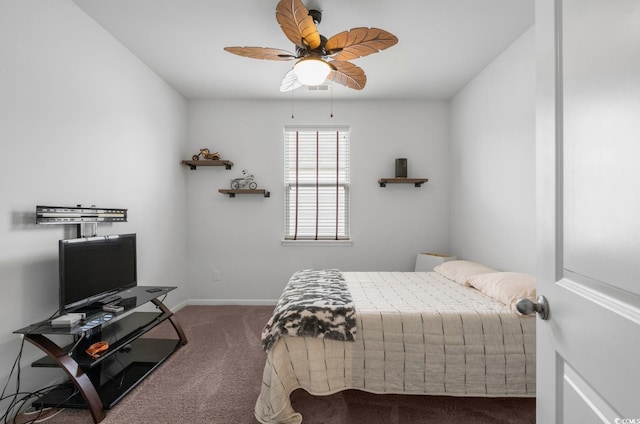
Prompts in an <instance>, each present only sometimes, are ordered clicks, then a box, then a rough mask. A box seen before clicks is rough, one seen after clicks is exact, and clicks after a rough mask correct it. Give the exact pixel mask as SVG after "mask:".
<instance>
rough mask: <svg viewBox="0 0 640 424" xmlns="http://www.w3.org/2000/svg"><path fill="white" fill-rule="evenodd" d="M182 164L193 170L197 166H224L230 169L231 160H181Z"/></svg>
mask: <svg viewBox="0 0 640 424" xmlns="http://www.w3.org/2000/svg"><path fill="white" fill-rule="evenodd" d="M182 164H183V165H187V166H188V167H189V168H190V169H191V170H195V169H196V168H197V167H198V166H224V167H225V169H231V167H232V166H233V162H231V161H230V160H206V159H204V160H203V159H201V160H183V161H182Z"/></svg>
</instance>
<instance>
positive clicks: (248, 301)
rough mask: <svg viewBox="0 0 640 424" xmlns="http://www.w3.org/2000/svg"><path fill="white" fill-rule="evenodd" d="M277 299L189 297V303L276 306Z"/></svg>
mask: <svg viewBox="0 0 640 424" xmlns="http://www.w3.org/2000/svg"><path fill="white" fill-rule="evenodd" d="M276 303H278V300H277V299H189V300H188V301H187V304H188V305H210V306H220V305H252V306H254V305H264V306H275V305H276Z"/></svg>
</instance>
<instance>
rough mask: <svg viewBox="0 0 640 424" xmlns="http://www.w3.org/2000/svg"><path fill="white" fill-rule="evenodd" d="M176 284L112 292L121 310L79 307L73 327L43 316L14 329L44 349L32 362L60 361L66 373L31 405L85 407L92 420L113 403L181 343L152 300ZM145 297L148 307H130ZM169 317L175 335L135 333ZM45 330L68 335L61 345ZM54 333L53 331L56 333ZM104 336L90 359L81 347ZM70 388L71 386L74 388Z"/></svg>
mask: <svg viewBox="0 0 640 424" xmlns="http://www.w3.org/2000/svg"><path fill="white" fill-rule="evenodd" d="M175 288H176V287H154V286H137V287H133V288H130V289H126V290H123V291H121V292H119V293H118V295H119V296H120V297H121V299H119V300H118V302H117V303H118V304H119V305H120V306H123V307H124V311H122V312H120V313H118V314H115V313H109V312H104V311H102V308H101V307H102V305H101V304H97V305H92V306H93V308H89V309H87V310H83V311H79V312H85V313H87V317H86V318H85V319H84V320H83V321H82V322H81V323H78V324H77V325H75V326H73V327H52V326H51V323H50V322H49V321H44V322H41V323H36V324H32V325H30V326H28V327H25V328H21V329H20V330H16V331H14V333H17V334H23V335H24V337H25V339H26V340H27V341H29V342H30V343H32V344H33V345H35V346H37V347H38V348H39V349H40V350H42V351H43V352H45V353H46V354H47V356H45V357H43V358H41V359H39V360H37V361H35V362H33V363H32V364H31V365H32V366H33V367H60V368H62V369H63V370H64V372H65V373H66V374H67V376H68V377H69V382H68V389H65V390H55V391H52V392H50V393H49V394H47V395H45V396H44V397H43V398H41V399H39V400H38V401H37V402H36V403H37V406H44V407H56V406H59V407H66V408H85V409H89V412H90V413H91V416H92V418H93V422H94V423H98V422H100V421H102V420H103V419H104V418H105V409H109V408H111V407H113V406H114V405H115V404H117V403H118V402H119V401H120V400H121V399H122V398H123V397H124V396H126V395H127V394H128V393H129V392H130V391H131V390H132V389H133V388H134V387H136V386H137V385H138V384H139V383H140V382H141V381H142V380H144V379H145V378H146V377H147V376H148V375H149V374H150V373H151V372H152V371H153V370H155V369H156V368H157V367H158V366H159V365H160V364H162V363H163V362H164V361H165V360H166V359H167V358H169V357H170V356H171V355H172V354H173V353H174V352H175V351H176V350H178V349H179V348H180V347H181V346H183V345H185V344H186V343H187V338H186V336H185V334H184V331H183V330H182V327H181V326H180V324H179V323H178V321H177V320H176V318H175V316H174V315H173V312H171V311H170V310H169V308H167V306H166V305H165V304H164V303H162V302H161V301H160V300H158V297H160V296H163V295H165V294H167V293H168V292H170V291H172V290H174V289H175ZM149 302H151V303H152V304H154V305H155V306H156V311H154V312H142V311H136V309H138V308H140V307H141V306H142V305H145V304H147V303H149ZM167 320H168V321H169V322H170V323H171V325H172V326H173V329H174V330H175V333H176V335H177V338H153V337H148V336H147V337H141V336H143V335H145V333H147V332H148V331H150V330H151V329H153V328H154V327H156V326H157V325H159V324H160V323H163V322H164V321H167ZM48 335H55V336H72V339H73V340H72V342H71V343H70V344H68V345H66V346H60V345H59V344H58V343H55V342H53V341H52V340H51V338H49V337H47V336H48ZM58 338H59V337H57V339H58ZM100 341H106V342H107V343H108V344H109V348H108V349H107V350H106V351H105V352H103V353H102V354H101V355H100V356H99V357H98V358H96V359H94V358H92V357H91V356H89V355H88V354H87V353H86V350H87V348H88V347H89V346H91V345H92V344H94V343H96V342H100ZM74 392H77V393H75V394H74Z"/></svg>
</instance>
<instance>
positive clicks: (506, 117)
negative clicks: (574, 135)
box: [450, 28, 536, 274]
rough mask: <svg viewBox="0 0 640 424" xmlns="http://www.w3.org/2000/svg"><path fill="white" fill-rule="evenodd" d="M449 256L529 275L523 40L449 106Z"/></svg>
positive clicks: (531, 167)
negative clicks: (450, 250) (450, 254)
mask: <svg viewBox="0 0 640 424" xmlns="http://www.w3.org/2000/svg"><path fill="white" fill-rule="evenodd" d="M450 177H451V248H452V253H453V254H455V255H457V256H458V258H462V259H469V260H475V261H479V262H482V263H485V264H487V265H489V266H492V267H494V268H497V269H500V270H510V271H519V272H527V273H531V274H534V273H535V265H536V264H535V257H536V251H535V39H534V29H533V28H531V29H529V30H528V31H527V32H525V33H524V34H523V35H522V36H521V37H520V38H519V39H518V40H517V41H515V42H514V43H513V44H512V45H511V46H510V47H509V48H508V49H507V50H505V51H504V52H503V53H502V54H501V55H500V56H499V57H498V58H496V59H495V60H494V61H493V62H492V63H491V64H490V65H489V66H488V67H487V68H486V69H484V71H483V72H481V73H480V74H478V75H477V76H476V77H475V78H474V79H473V80H472V81H471V82H470V83H469V84H468V85H467V86H466V87H465V88H464V89H463V90H461V91H460V92H459V93H458V94H457V95H456V96H455V97H454V98H453V99H452V101H451V173H450Z"/></svg>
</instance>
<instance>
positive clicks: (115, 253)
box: [58, 234, 137, 314]
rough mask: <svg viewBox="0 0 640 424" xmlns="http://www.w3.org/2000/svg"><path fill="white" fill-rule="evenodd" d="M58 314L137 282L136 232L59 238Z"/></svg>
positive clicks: (91, 302) (75, 308)
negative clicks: (66, 238)
mask: <svg viewBox="0 0 640 424" xmlns="http://www.w3.org/2000/svg"><path fill="white" fill-rule="evenodd" d="M58 257H59V263H60V313H61V314H64V313H67V312H71V311H74V310H77V309H79V308H81V307H83V306H87V305H91V304H93V303H95V302H98V301H99V300H101V299H103V298H105V297H107V296H109V295H111V294H115V293H117V292H119V291H120V290H123V289H126V288H129V287H134V286H136V285H137V265H136V235H135V234H118V235H109V236H99V237H87V238H77V239H68V240H60V242H59V255H58Z"/></svg>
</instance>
